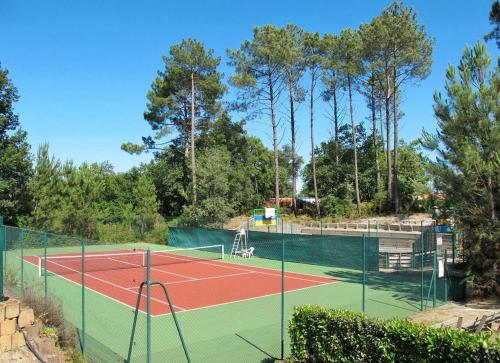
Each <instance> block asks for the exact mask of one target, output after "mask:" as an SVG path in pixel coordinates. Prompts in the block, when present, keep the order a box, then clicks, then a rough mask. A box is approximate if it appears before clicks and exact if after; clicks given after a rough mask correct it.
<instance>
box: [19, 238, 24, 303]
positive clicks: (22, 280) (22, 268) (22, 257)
mask: <svg viewBox="0 0 500 363" xmlns="http://www.w3.org/2000/svg"><path fill="white" fill-rule="evenodd" d="M20 233H21V236H20V237H21V238H20V241H19V242H20V245H21V246H20V247H21V297H24V229H21V231H20Z"/></svg>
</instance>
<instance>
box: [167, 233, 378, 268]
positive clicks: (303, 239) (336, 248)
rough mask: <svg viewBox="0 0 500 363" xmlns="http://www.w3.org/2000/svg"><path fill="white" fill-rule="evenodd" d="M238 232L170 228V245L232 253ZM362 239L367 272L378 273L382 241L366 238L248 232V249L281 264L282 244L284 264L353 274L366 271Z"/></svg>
mask: <svg viewBox="0 0 500 363" xmlns="http://www.w3.org/2000/svg"><path fill="white" fill-rule="evenodd" d="M235 234H236V232H235V231H227V230H221V229H208V228H198V227H192V228H191V227H183V228H173V227H171V228H169V235H168V244H169V245H170V246H173V247H199V246H207V245H215V244H221V245H224V250H225V252H226V253H230V251H231V247H232V245H233V240H234V237H235ZM363 239H364V243H365V261H366V262H365V263H366V265H365V268H366V270H367V271H378V269H379V239H378V237H363V236H315V235H302V234H301V235H297V234H287V233H283V234H282V233H267V232H256V231H249V232H248V246H249V247H254V248H255V250H254V256H256V257H260V258H265V259H270V260H277V261H281V256H282V251H281V243H282V241H284V244H285V261H286V262H295V263H303V264H310V265H320V266H331V267H339V268H348V269H353V270H362V269H363Z"/></svg>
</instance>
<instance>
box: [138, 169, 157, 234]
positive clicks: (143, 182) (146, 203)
mask: <svg viewBox="0 0 500 363" xmlns="http://www.w3.org/2000/svg"><path fill="white" fill-rule="evenodd" d="M134 196H135V214H136V215H137V217H138V219H139V224H140V229H141V235H144V232H145V231H146V229H147V230H150V229H151V228H152V227H153V226H154V224H155V222H156V220H157V219H158V217H159V214H158V208H159V204H158V200H157V198H156V188H155V185H154V184H153V181H152V180H151V178H150V177H149V176H148V175H146V174H142V175H141V176H140V177H139V180H138V181H137V186H136V187H135V188H134Z"/></svg>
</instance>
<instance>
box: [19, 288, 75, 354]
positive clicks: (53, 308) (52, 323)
mask: <svg viewBox="0 0 500 363" xmlns="http://www.w3.org/2000/svg"><path fill="white" fill-rule="evenodd" d="M22 302H23V304H25V305H27V306H30V307H31V308H32V309H33V312H34V314H35V316H36V317H38V318H39V319H40V321H41V322H42V324H43V325H44V326H45V331H46V332H48V331H50V332H52V333H53V334H52V335H57V343H58V344H59V346H61V347H62V348H73V347H74V346H75V344H76V337H75V332H74V331H73V329H71V328H70V327H69V326H68V325H67V324H66V320H65V319H64V312H63V308H62V306H61V304H60V303H59V302H58V301H57V300H55V299H54V298H52V297H47V298H45V297H43V296H42V295H40V294H38V293H37V292H36V291H33V290H32V289H25V290H24V294H23V298H22Z"/></svg>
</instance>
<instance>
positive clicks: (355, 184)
mask: <svg viewBox="0 0 500 363" xmlns="http://www.w3.org/2000/svg"><path fill="white" fill-rule="evenodd" d="M347 86H348V88H349V112H350V114H351V127H352V146H353V148H354V189H355V191H356V206H357V209H358V215H361V199H360V197H359V180H358V148H357V146H356V123H355V121H354V111H353V108H352V90H351V77H350V76H349V75H348V76H347Z"/></svg>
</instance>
